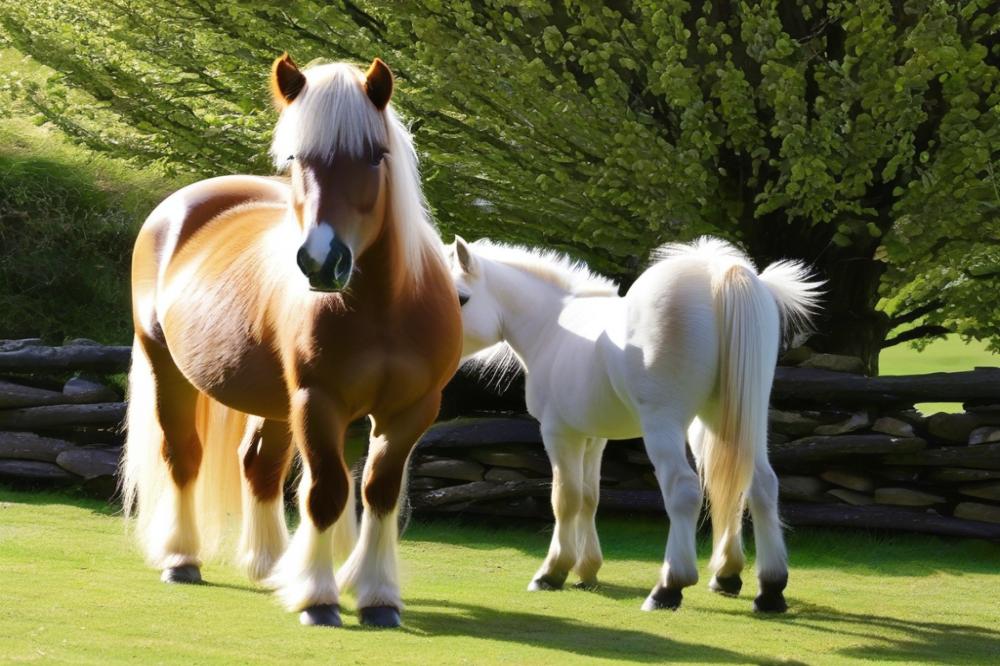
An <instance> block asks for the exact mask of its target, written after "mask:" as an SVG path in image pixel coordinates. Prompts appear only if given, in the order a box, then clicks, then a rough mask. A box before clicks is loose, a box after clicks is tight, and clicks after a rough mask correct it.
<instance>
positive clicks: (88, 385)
mask: <svg viewBox="0 0 1000 666" xmlns="http://www.w3.org/2000/svg"><path fill="white" fill-rule="evenodd" d="M62 392H63V395H64V396H66V402H71V403H74V404H77V405H82V404H86V403H94V402H115V401H116V400H118V399H119V397H120V396H119V395H118V393H117V392H116V391H115V390H114V389H112V388H111V387H110V386H105V385H104V384H100V383H98V382H92V381H90V380H89V379H83V378H82V377H73V378H72V379H70V380H69V381H67V382H66V383H65V384H64V385H63V390H62Z"/></svg>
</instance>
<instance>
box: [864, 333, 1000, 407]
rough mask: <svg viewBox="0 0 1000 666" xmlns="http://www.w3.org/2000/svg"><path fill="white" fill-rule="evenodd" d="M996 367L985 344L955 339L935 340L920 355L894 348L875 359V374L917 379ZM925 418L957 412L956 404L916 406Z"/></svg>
mask: <svg viewBox="0 0 1000 666" xmlns="http://www.w3.org/2000/svg"><path fill="white" fill-rule="evenodd" d="M998 365H1000V354H993V353H991V352H989V351H987V349H986V343H985V342H971V343H969V344H966V343H965V342H962V339H961V338H959V337H958V336H957V335H949V336H948V337H947V338H944V339H941V340H935V341H934V342H932V343H930V344H929V345H927V347H926V348H925V349H924V350H923V351H919V352H918V351H916V350H915V349H913V348H912V347H910V346H909V345H897V346H895V347H889V348H888V349H886V350H884V351H883V352H882V354H881V355H880V356H879V374H882V375H920V374H924V373H928V372H958V371H960V370H972V369H973V368H975V367H977V366H998ZM917 408H918V409H920V411H922V412H923V413H925V414H933V413H935V412H960V411H962V404H961V403H958V402H925V403H920V404H919V405H917Z"/></svg>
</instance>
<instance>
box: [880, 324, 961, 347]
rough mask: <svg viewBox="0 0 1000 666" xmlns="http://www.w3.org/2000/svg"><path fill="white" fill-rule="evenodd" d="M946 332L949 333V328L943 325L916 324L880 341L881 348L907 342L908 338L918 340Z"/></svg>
mask: <svg viewBox="0 0 1000 666" xmlns="http://www.w3.org/2000/svg"><path fill="white" fill-rule="evenodd" d="M948 333H951V329H948V328H945V327H944V326H937V325H932V324H928V325H925V326H917V327H916V328H911V329H910V330H908V331H903V332H902V333H900V334H899V335H894V336H893V337H891V338H888V339H887V340H885V342H883V343H882V349H886V348H888V347H894V346H896V345H898V344H902V343H904V342H909V341H910V340H919V339H920V338H929V337H935V336H939V335H946V334H948Z"/></svg>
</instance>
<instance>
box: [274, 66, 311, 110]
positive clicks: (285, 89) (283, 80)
mask: <svg viewBox="0 0 1000 666" xmlns="http://www.w3.org/2000/svg"><path fill="white" fill-rule="evenodd" d="M305 87H306V76H305V74H303V73H302V72H300V71H299V68H298V67H297V66H296V65H295V63H294V62H292V57H291V56H290V55H288V54H287V53H283V54H281V57H279V58H278V59H276V60H275V61H274V64H273V65H271V94H272V95H274V103H275V105H276V106H277V107H278V108H279V109H283V108H285V107H286V106H288V105H289V104H291V103H292V102H293V101H294V100H295V98H296V97H298V96H299V94H300V93H301V92H302V89H303V88H305Z"/></svg>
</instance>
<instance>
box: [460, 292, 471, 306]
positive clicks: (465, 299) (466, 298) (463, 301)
mask: <svg viewBox="0 0 1000 666" xmlns="http://www.w3.org/2000/svg"><path fill="white" fill-rule="evenodd" d="M468 302H469V294H467V293H465V292H464V291H459V292H458V307H462V306H464V305H465V304H466V303H468Z"/></svg>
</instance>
